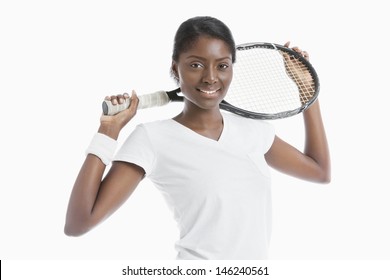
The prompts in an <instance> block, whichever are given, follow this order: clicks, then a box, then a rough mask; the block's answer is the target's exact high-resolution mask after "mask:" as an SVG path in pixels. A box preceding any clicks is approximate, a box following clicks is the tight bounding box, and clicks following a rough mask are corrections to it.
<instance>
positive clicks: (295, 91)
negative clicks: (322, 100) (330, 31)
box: [220, 42, 320, 119]
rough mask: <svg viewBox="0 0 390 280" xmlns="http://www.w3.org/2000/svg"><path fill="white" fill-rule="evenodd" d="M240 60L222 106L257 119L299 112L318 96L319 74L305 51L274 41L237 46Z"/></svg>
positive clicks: (238, 59)
mask: <svg viewBox="0 0 390 280" xmlns="http://www.w3.org/2000/svg"><path fill="white" fill-rule="evenodd" d="M236 49H237V62H236V63H235V64H234V66H233V67H234V74H233V80H232V83H231V85H230V88H229V91H228V93H227V95H226V97H225V99H224V101H223V102H222V103H221V104H220V107H221V109H224V110H227V111H230V112H233V113H235V114H239V115H242V116H244V117H248V118H255V119H280V118H286V117H290V116H293V115H296V114H299V113H301V112H303V111H304V110H306V109H307V108H309V107H310V105H311V104H312V103H313V102H314V101H315V100H316V99H317V97H318V94H319V90H320V83H319V79H318V75H317V73H316V71H315V69H314V67H313V66H312V65H311V63H310V62H309V61H308V60H306V59H305V58H304V57H303V56H302V55H300V54H299V53H297V52H295V51H294V50H292V49H290V48H287V47H284V46H282V45H278V44H272V43H258V42H255V43H247V44H241V45H237V46H236Z"/></svg>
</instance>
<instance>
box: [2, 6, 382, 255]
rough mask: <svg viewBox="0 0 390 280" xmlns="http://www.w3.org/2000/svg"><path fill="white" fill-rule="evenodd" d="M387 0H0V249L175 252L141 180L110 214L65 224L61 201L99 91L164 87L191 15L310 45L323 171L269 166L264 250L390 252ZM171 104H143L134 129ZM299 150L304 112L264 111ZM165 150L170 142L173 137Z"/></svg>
mask: <svg viewBox="0 0 390 280" xmlns="http://www.w3.org/2000/svg"><path fill="white" fill-rule="evenodd" d="M385 7H386V6H385V1H380V0H372V1H353V2H351V1H342V0H338V1H318V2H316V1H312V0H296V1H288V0H281V1H246V0H242V1H239V2H229V1H225V0H214V1H204V0H198V1H195V2H194V1H191V2H186V1H180V0H175V1H170V0H164V1H158V0H156V1H149V0H143V1H82V0H81V1H69V0H68V1H49V0H48V1H44V0H37V1H18V0H12V1H11V0H9V1H1V3H0V40H1V43H0V93H1V99H2V101H1V105H2V106H1V110H0V114H1V135H2V136H1V137H0V141H1V145H0V155H1V177H0V178H1V183H0V184H1V185H0V227H1V228H0V258H1V259H48V258H50V259H167V260H169V259H174V257H175V251H174V247H173V246H174V242H175V241H176V239H177V238H178V231H177V228H176V225H175V223H174V221H173V217H172V215H171V213H170V212H169V210H168V208H167V207H166V205H165V202H164V201H163V200H162V197H161V195H160V193H158V191H157V189H155V188H154V186H153V185H152V184H151V183H150V182H149V181H148V180H145V181H143V182H142V183H141V185H140V186H139V187H138V188H137V189H136V191H135V192H134V194H133V195H132V196H131V197H130V199H129V200H128V201H127V202H126V204H125V205H124V206H123V207H122V208H120V209H119V210H118V211H117V212H116V213H115V214H114V215H113V216H112V217H110V218H109V219H108V220H106V221H105V222H104V223H102V224H100V225H99V226H98V227H96V228H95V229H94V230H93V231H91V232H90V233H87V234H86V235H84V236H82V237H78V238H70V237H67V236H65V235H64V234H63V226H64V221H65V213H66V207H67V202H68V198H69V195H70V191H71V188H72V186H73V183H74V180H75V178H76V176H77V173H78V170H79V168H80V167H81V164H82V162H83V160H84V157H85V155H84V151H85V149H86V147H87V145H88V144H89V142H90V140H91V138H92V136H93V134H94V133H95V132H96V130H97V128H98V125H99V117H100V114H101V107H100V106H101V101H102V99H103V98H104V96H105V95H111V94H117V93H123V92H130V91H131V90H132V89H135V90H136V91H137V92H138V93H139V94H142V93H148V92H150V91H155V90H160V89H167V90H168V89H172V88H173V87H174V83H173V81H172V80H171V78H170V76H169V67H170V62H171V60H170V58H171V51H172V42H173V37H174V34H175V32H176V29H177V27H178V26H179V24H180V23H181V22H182V21H184V20H186V19H187V18H189V17H192V16H197V15H210V16H214V17H217V18H219V19H221V20H222V21H224V22H225V23H226V24H227V25H228V26H229V27H230V28H231V30H232V32H233V35H234V36H235V39H236V43H237V44H239V43H246V42H254V41H261V42H274V43H280V44H283V43H285V42H286V41H288V40H290V41H291V44H292V46H295V45H298V46H300V47H301V48H302V49H304V50H307V51H308V52H309V53H310V57H311V62H312V64H313V66H314V67H315V68H316V70H317V72H318V74H319V77H320V82H321V92H320V97H319V99H320V102H321V108H322V113H323V118H324V122H325V125H326V129H327V133H328V140H329V145H330V150H331V155H332V166H333V176H332V177H333V180H332V182H331V184H329V185H317V184H313V183H308V182H304V181H301V180H297V179H294V178H291V177H288V176H286V175H283V174H280V173H277V172H273V216H274V217H273V218H274V224H273V235H272V242H271V256H270V257H271V259H275V260H279V259H294V260H302V259H317V260H319V259H327V260H329V259H331V260H340V259H353V260H362V259H364V260H367V259H370V260H371V259H373V260H378V259H390V223H389V220H390V219H389V216H390V203H389V198H390V190H389V187H390V184H389V163H388V158H389V156H390V152H389V150H390V149H389V146H388V145H389V143H390V139H389V133H388V121H389V117H388V114H387V112H388V111H389V106H388V100H389V99H388V97H387V95H389V93H390V92H389V86H388V85H389V83H388V79H389V78H388V74H389V73H388V68H387V65H388V64H389V57H388V53H387V48H388V46H389V43H390V42H389V37H388V30H387V29H386V26H390V22H389V20H388V15H387V12H386V8H385ZM180 108H181V105H180V104H171V105H168V106H166V107H164V108H158V109H150V110H145V111H142V112H141V111H140V112H139V113H138V114H137V116H136V118H135V119H134V120H133V122H132V123H131V124H129V125H128V126H127V127H126V128H125V129H124V131H123V132H122V134H121V137H120V138H119V141H120V142H123V140H124V139H125V137H126V135H128V134H129V133H130V132H131V130H132V129H133V127H134V126H135V125H136V124H138V123H140V122H145V121H150V120H155V119H161V118H169V117H172V116H174V115H175V114H176V113H178V112H179V111H180ZM274 125H275V128H276V131H277V134H278V135H279V136H281V137H282V138H283V139H285V140H286V141H288V142H290V143H291V144H293V145H295V146H296V147H297V148H300V149H301V148H302V147H303V126H302V118H301V116H295V117H293V118H290V119H286V120H278V121H274ZM172 150H173V151H174V147H172Z"/></svg>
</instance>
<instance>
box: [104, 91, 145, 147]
mask: <svg viewBox="0 0 390 280" xmlns="http://www.w3.org/2000/svg"><path fill="white" fill-rule="evenodd" d="M129 98H130V99H131V100H130V106H129V108H127V109H125V110H123V111H121V112H119V113H118V114H116V115H114V116H106V115H102V116H101V117H100V127H99V130H98V132H99V133H103V134H105V135H107V136H109V137H111V138H113V139H115V140H116V139H117V138H118V136H119V133H120V131H121V130H122V128H123V127H124V126H125V125H126V124H127V123H128V122H129V121H130V120H131V119H132V118H133V117H134V116H135V114H136V113H137V107H138V102H139V100H138V97H137V95H136V93H135V91H132V94H131V97H130V96H129V95H128V94H127V93H124V94H118V95H112V96H107V97H106V98H105V100H108V101H111V103H112V104H113V105H117V104H123V103H124V102H125V100H126V99H129Z"/></svg>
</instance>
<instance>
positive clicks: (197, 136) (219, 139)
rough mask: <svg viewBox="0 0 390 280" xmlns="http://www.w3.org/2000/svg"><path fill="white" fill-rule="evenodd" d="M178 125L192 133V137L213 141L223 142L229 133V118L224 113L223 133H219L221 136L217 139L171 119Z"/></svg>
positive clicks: (186, 131)
mask: <svg viewBox="0 0 390 280" xmlns="http://www.w3.org/2000/svg"><path fill="white" fill-rule="evenodd" d="M170 120H171V121H172V122H173V123H174V124H175V125H176V126H177V127H179V128H180V129H181V130H183V131H184V132H185V133H187V134H188V135H191V136H192V137H196V138H198V139H202V140H204V141H211V142H214V143H221V142H222V141H223V140H224V138H225V134H226V133H227V130H228V126H229V125H228V122H227V119H226V118H225V116H224V115H223V114H222V122H223V128H222V132H221V134H220V135H219V138H218V139H217V140H215V139H212V138H209V137H207V136H204V135H202V134H200V133H198V132H196V131H194V130H192V129H191V128H189V127H187V126H185V125H183V124H181V123H179V122H178V121H176V120H174V119H170Z"/></svg>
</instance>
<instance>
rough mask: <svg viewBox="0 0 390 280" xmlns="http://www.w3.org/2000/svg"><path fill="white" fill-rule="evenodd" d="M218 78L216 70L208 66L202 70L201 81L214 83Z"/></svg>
mask: <svg viewBox="0 0 390 280" xmlns="http://www.w3.org/2000/svg"><path fill="white" fill-rule="evenodd" d="M217 80H218V73H217V70H216V69H214V68H212V67H209V68H207V69H205V70H204V73H203V82H204V83H208V84H214V83H215V82H217Z"/></svg>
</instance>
